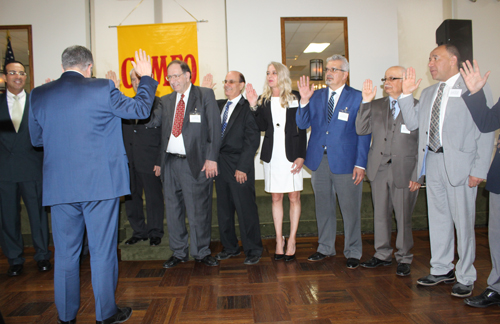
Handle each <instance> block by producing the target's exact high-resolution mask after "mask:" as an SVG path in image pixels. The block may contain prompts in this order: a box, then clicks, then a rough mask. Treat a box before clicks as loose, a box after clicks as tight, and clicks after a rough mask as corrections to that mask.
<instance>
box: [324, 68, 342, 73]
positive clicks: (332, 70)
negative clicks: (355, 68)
mask: <svg viewBox="0 0 500 324" xmlns="http://www.w3.org/2000/svg"><path fill="white" fill-rule="evenodd" d="M325 71H326V72H327V73H328V72H332V73H335V72H337V71H338V72H347V71H344V70H342V69H337V68H325Z"/></svg>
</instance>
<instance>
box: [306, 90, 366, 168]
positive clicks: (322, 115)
mask: <svg viewBox="0 0 500 324" xmlns="http://www.w3.org/2000/svg"><path fill="white" fill-rule="evenodd" d="M328 100H329V98H328V88H324V89H320V90H316V91H314V94H313V95H312V97H311V99H310V100H309V103H308V104H307V105H306V106H305V107H303V108H302V107H301V108H300V109H299V110H298V112H297V125H298V126H299V128H302V129H307V128H308V127H309V126H310V127H311V136H310V137H309V145H308V147H307V156H306V161H305V162H304V164H305V165H306V166H307V167H308V168H309V169H311V170H312V171H316V170H317V169H318V167H319V165H320V163H321V160H322V159H323V154H324V151H325V149H324V146H326V147H327V153H328V164H329V166H330V171H331V172H332V173H334V174H348V173H352V172H353V170H354V166H359V167H362V168H366V161H367V159H368V150H369V148H370V140H371V136H370V135H364V136H359V135H358V134H356V125H355V122H356V116H357V114H358V109H359V105H360V104H361V91H359V90H356V89H353V88H351V87H350V86H348V85H345V87H344V90H343V91H342V94H341V95H340V98H339V101H338V103H337V105H336V107H335V111H334V113H333V116H332V120H331V121H330V123H328V118H327V116H328ZM344 109H347V111H348V112H349V118H348V121H347V122H346V121H343V120H340V119H338V116H339V111H340V110H344Z"/></svg>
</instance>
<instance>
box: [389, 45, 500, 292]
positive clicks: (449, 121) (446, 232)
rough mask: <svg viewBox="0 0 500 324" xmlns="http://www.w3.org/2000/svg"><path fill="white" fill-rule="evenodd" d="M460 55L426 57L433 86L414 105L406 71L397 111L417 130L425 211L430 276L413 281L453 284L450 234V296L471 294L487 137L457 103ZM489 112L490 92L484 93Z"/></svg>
mask: <svg viewBox="0 0 500 324" xmlns="http://www.w3.org/2000/svg"><path fill="white" fill-rule="evenodd" d="M459 64H460V54H459V52H458V50H457V48H456V47H455V46H453V45H450V44H446V45H442V46H439V47H437V48H435V49H434V50H433V51H432V52H431V54H430V56H429V64H428V65H429V70H430V73H431V75H432V78H433V79H434V80H437V81H439V83H437V84H435V85H432V86H430V87H427V88H425V89H424V90H423V91H422V95H421V97H420V101H419V103H417V104H415V103H414V100H413V96H412V95H411V93H412V92H413V91H414V90H415V89H417V87H418V85H419V84H420V81H421V80H418V81H416V78H415V70H414V69H413V68H409V69H408V70H407V73H406V75H405V76H404V77H403V95H401V97H400V98H399V100H398V102H399V106H400V108H401V112H402V113H403V119H404V120H405V122H406V126H407V128H408V129H409V130H414V129H417V128H419V129H420V133H419V145H418V153H419V154H418V170H419V173H420V175H423V174H425V176H426V182H427V205H428V210H429V236H430V243H431V270H430V274H429V275H428V276H425V277H422V278H420V279H418V280H417V283H418V284H419V285H423V286H434V285H437V284H439V283H441V282H444V283H452V282H454V281H455V273H454V271H453V268H454V266H453V259H454V256H455V253H454V247H455V235H454V234H455V233H454V232H455V230H456V234H457V250H458V257H459V260H458V262H457V264H456V267H455V268H456V279H457V283H455V285H453V288H452V291H451V295H452V296H455V297H468V296H470V295H471V294H472V289H473V288H474V281H476V277H477V274H476V269H475V268H474V265H473V262H474V259H475V254H476V241H475V236H474V235H475V233H474V222H475V210H476V194H477V186H478V185H479V184H480V183H481V182H482V181H483V180H484V179H485V178H486V174H487V173H488V169H489V165H490V162H491V154H492V150H491V147H492V144H493V135H494V134H493V133H488V134H481V132H480V131H479V129H478V128H477V126H476V125H475V124H474V120H473V119H472V116H471V114H470V112H469V110H468V109H467V106H466V104H465V102H464V100H463V99H462V97H461V96H462V93H464V92H465V91H467V87H466V86H465V82H464V80H463V78H462V77H461V76H460V73H459ZM485 93H486V97H487V98H488V101H489V104H488V106H489V107H491V102H492V97H491V91H489V89H488V91H485Z"/></svg>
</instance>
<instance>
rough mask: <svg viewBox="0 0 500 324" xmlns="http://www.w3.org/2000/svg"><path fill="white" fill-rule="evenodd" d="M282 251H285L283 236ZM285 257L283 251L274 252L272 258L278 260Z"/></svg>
mask: <svg viewBox="0 0 500 324" xmlns="http://www.w3.org/2000/svg"><path fill="white" fill-rule="evenodd" d="M283 251H285V237H284V236H283ZM283 259H285V253H283V254H276V253H274V260H275V261H279V260H283Z"/></svg>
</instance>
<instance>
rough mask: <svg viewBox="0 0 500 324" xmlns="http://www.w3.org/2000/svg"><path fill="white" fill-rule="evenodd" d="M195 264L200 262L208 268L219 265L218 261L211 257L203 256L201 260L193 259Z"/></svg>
mask: <svg viewBox="0 0 500 324" xmlns="http://www.w3.org/2000/svg"><path fill="white" fill-rule="evenodd" d="M195 260H196V262H202V263H203V264H205V265H207V266H209V267H215V266H218V265H219V261H217V259H216V258H214V257H213V256H211V255H207V256H205V257H204V258H203V259H195Z"/></svg>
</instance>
